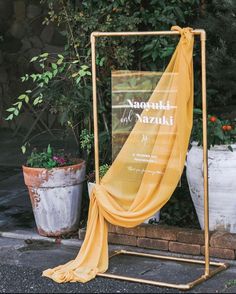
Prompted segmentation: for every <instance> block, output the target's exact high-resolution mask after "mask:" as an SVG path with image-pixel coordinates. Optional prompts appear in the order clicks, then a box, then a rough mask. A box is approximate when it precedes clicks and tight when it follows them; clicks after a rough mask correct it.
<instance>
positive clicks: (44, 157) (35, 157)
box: [26, 144, 75, 169]
mask: <svg viewBox="0 0 236 294" xmlns="http://www.w3.org/2000/svg"><path fill="white" fill-rule="evenodd" d="M73 164H75V162H74V161H72V160H70V159H69V157H68V156H67V155H66V154H64V152H63V151H58V152H55V151H54V150H53V149H52V148H51V146H50V144H49V145H48V147H47V149H46V150H44V151H43V152H39V151H37V150H36V149H35V150H33V151H32V153H31V155H30V156H29V157H28V158H27V163H26V165H27V166H29V167H35V168H47V169H51V168H54V167H62V166H67V165H73Z"/></svg>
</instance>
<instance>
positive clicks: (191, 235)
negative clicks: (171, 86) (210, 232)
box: [177, 230, 205, 245]
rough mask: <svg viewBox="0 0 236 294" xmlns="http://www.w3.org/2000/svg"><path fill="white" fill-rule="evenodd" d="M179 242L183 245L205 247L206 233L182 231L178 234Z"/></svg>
mask: <svg viewBox="0 0 236 294" xmlns="http://www.w3.org/2000/svg"><path fill="white" fill-rule="evenodd" d="M177 241H179V242H182V243H189V244H198V245H204V244H205V240H204V232H203V231H199V230H188V231H180V232H178V234H177Z"/></svg>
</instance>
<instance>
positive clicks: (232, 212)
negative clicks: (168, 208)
mask: <svg viewBox="0 0 236 294" xmlns="http://www.w3.org/2000/svg"><path fill="white" fill-rule="evenodd" d="M231 146H232V148H233V150H234V152H231V151H230V150H229V149H228V147H227V146H226V145H218V146H214V147H212V148H211V149H210V150H208V169H209V172H208V179H209V227H210V230H211V231H213V230H224V231H228V232H230V233H236V145H231ZM186 175H187V181H188V185H189V189H190V194H191V197H192V200H193V203H194V206H195V209H196V212H197V216H198V220H199V223H200V226H201V228H202V229H204V199H203V197H204V193H203V191H204V190H203V151H202V147H200V146H197V144H196V143H192V148H191V149H190V151H189V153H188V155H187V163H186Z"/></svg>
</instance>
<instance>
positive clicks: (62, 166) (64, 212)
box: [23, 145, 85, 236]
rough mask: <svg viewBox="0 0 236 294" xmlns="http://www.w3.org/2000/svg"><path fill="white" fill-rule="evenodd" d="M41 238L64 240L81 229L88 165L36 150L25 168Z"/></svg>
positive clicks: (46, 151)
mask: <svg viewBox="0 0 236 294" xmlns="http://www.w3.org/2000/svg"><path fill="white" fill-rule="evenodd" d="M23 174H24V181H25V184H26V185H27V187H28V191H29V195H30V200H31V203H32V208H33V212H34V217H35V222H36V225H37V229H38V232H39V234H40V235H43V236H61V235H66V234H68V233H72V232H74V231H76V230H77V229H78V225H79V220H80V210H81V200H82V187H83V182H84V179H85V161H84V160H82V159H73V158H71V157H70V156H68V155H66V154H65V153H64V151H62V150H61V151H57V152H56V151H54V150H53V149H52V148H51V146H50V145H48V147H47V150H45V151H43V152H39V151H37V150H33V151H32V153H31V155H30V156H29V157H28V159H27V162H26V165H24V166H23Z"/></svg>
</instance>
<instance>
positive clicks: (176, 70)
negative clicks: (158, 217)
mask: <svg viewBox="0 0 236 294" xmlns="http://www.w3.org/2000/svg"><path fill="white" fill-rule="evenodd" d="M172 29H174V30H179V31H180V33H181V37H180V41H179V43H178V45H177V47H176V50H175V52H174V54H173V56H172V58H171V61H170V63H169V65H168V66H167V68H166V70H165V72H164V74H163V76H162V77H161V79H160V81H159V83H158V85H157V86H156V89H155V90H163V89H165V90H166V91H154V92H153V94H152V95H151V97H150V99H149V102H156V101H159V100H160V99H162V101H167V100H168V99H169V98H170V96H169V95H170V93H172V94H171V95H173V92H175V93H176V94H175V96H174V98H173V96H172V102H173V99H174V103H175V107H173V108H172V109H171V110H168V115H172V116H173V119H174V121H175V123H174V125H173V126H172V127H171V128H170V127H168V126H166V125H160V124H159V125H158V124H149V123H142V122H140V121H138V122H137V123H136V124H135V126H134V128H133V130H132V132H131V133H130V135H129V137H128V139H127V140H126V142H125V144H124V146H123V147H122V149H121V151H120V152H119V154H118V156H117V157H116V159H115V161H114V162H113V164H112V166H111V167H110V169H109V170H108V172H107V173H106V175H105V176H104V177H103V178H102V180H101V183H100V185H96V186H95V188H94V190H93V192H92V195H91V199H90V208H89V216H88V224H87V231H86V236H85V240H84V242H83V245H82V247H81V250H80V252H79V254H78V256H77V257H76V259H75V260H72V261H70V262H68V263H66V264H65V265H61V266H58V267H55V268H53V269H48V270H45V271H44V272H43V276H45V277H49V278H51V279H53V280H54V281H56V282H58V283H63V282H87V281H89V280H91V279H93V278H94V277H95V276H96V274H97V273H103V272H105V271H106V270H107V269H108V240H107V235H108V229H107V222H109V223H111V224H114V225H118V226H123V227H134V226H137V225H139V224H140V223H142V222H143V221H144V220H146V219H147V218H148V217H150V216H152V215H153V214H154V213H155V212H156V211H158V210H159V209H160V208H161V207H162V206H163V205H164V204H165V203H166V202H167V201H168V200H169V198H170V197H171V195H172V193H173V191H174V189H175V188H176V186H177V183H178V181H179V179H180V176H181V173H182V171H183V167H184V163H185V157H186V152H187V148H188V143H189V137H190V133H191V128H192V113H193V65H192V51H193V43H194V36H193V34H192V33H191V29H190V28H184V29H180V28H179V27H173V28H172ZM167 90H168V91H167ZM171 90H174V91H171ZM166 111H167V110H165V109H164V110H163V109H161V110H156V109H149V110H148V115H149V116H150V115H153V116H154V115H159V116H160V115H162V116H163V115H165V113H166ZM144 114H145V110H144V111H143V113H142V114H141V115H144ZM168 128H169V129H168ZM143 133H144V134H151V133H152V134H153V133H154V134H156V136H155V140H151V143H150V144H148V145H141V144H140V136H141V134H143ZM166 133H168V135H166ZM137 150H138V151H139V152H140V153H145V152H146V153H149V154H155V155H157V158H158V157H160V158H161V159H162V160H161V163H160V164H159V165H158V166H157V165H156V164H154V163H152V162H145V161H140V162H138V163H137V161H136V162H134V164H135V167H136V168H138V170H139V171H143V172H140V173H137V174H136V178H135V181H131V182H130V185H128V186H127V185H126V186H125V185H122V181H125V180H126V179H127V178H129V177H132V176H133V175H132V174H131V171H130V170H129V169H128V168H127V158H129V160H128V161H129V165H130V160H131V159H130V156H131V155H132V154H133V153H134V152H137ZM131 158H132V156H131Z"/></svg>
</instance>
